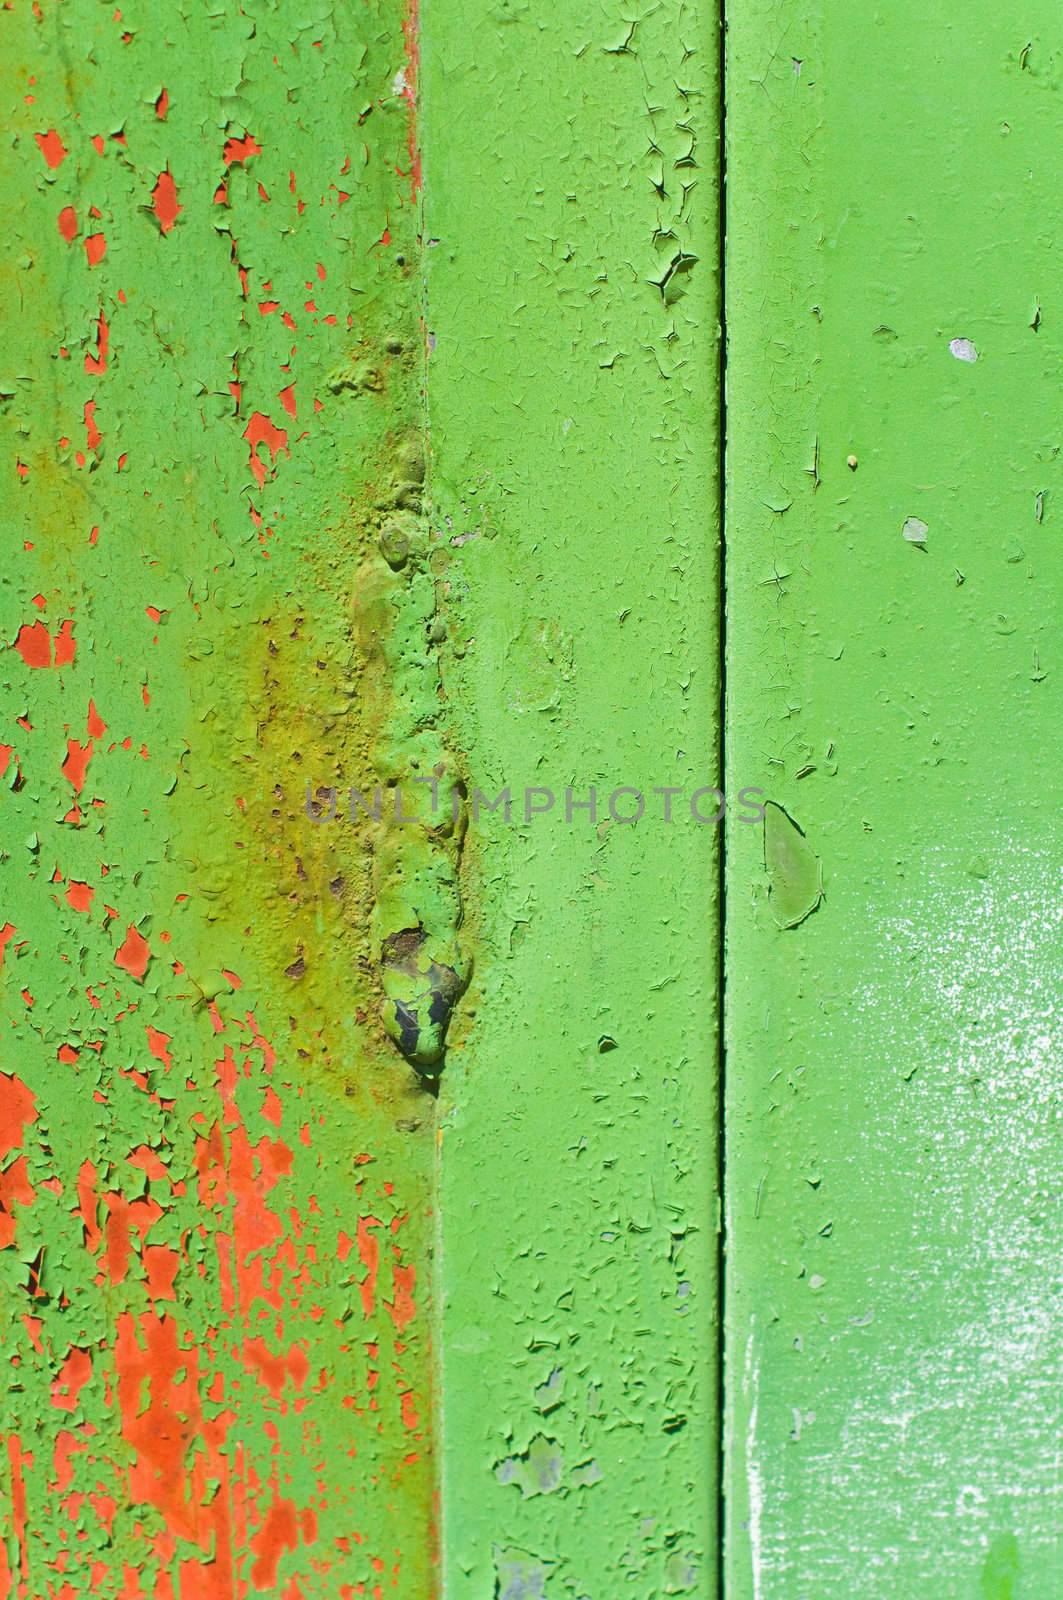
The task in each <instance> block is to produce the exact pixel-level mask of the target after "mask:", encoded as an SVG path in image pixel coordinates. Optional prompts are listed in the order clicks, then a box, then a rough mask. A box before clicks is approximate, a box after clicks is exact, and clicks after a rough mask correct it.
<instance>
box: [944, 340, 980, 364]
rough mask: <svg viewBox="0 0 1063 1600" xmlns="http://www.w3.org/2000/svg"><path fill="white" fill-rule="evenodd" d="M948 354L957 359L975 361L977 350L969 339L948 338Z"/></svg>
mask: <svg viewBox="0 0 1063 1600" xmlns="http://www.w3.org/2000/svg"><path fill="white" fill-rule="evenodd" d="M949 354H950V355H953V356H955V357H956V360H957V361H977V360H978V351H977V350H976V349H975V346H974V344H973V343H972V342H971V340H970V339H950V340H949Z"/></svg>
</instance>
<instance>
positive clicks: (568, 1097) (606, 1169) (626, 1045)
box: [421, 0, 719, 1600]
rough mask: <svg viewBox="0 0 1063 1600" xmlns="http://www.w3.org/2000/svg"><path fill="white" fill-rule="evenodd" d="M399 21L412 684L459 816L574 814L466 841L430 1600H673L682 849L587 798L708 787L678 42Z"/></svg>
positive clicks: (684, 1063) (684, 940) (689, 1135)
mask: <svg viewBox="0 0 1063 1600" xmlns="http://www.w3.org/2000/svg"><path fill="white" fill-rule="evenodd" d="M422 23H423V48H422V92H423V104H422V113H421V117H422V127H423V129H424V139H423V143H424V150H425V167H424V180H425V240H426V257H425V271H426V282H427V302H426V305H427V311H426V316H427V327H428V343H429V350H430V354H429V357H428V372H429V382H428V426H429V439H430V469H429V470H430V479H431V484H432V507H433V509H432V519H433V527H434V528H435V529H437V530H438V531H439V532H441V533H442V534H443V535H444V538H443V540H442V551H441V556H440V566H441V567H442V566H443V563H444V561H445V563H446V565H445V594H444V603H443V607H442V616H443V618H444V620H445V622H446V624H447V634H448V637H447V642H446V645H445V646H444V655H443V682H444V687H445V689H446V691H447V693H448V696H449V697H450V698H451V700H452V702H453V703H454V704H455V705H457V706H459V707H460V708H461V718H462V726H463V728H464V730H465V736H464V748H465V749H466V750H467V752H468V754H467V763H468V766H467V771H466V779H467V782H468V784H469V785H470V788H471V787H472V786H475V787H477V788H479V789H481V790H482V791H483V792H484V793H485V794H487V795H490V796H495V795H497V794H498V793H499V791H500V790H501V789H502V788H503V787H504V786H505V785H506V784H507V783H509V784H512V786H513V789H514V793H515V795H516V796H518V798H519V795H520V793H521V792H522V790H523V787H524V786H525V785H528V784H530V785H536V784H545V785H549V786H553V787H554V788H555V789H556V790H557V792H558V794H559V796H560V795H563V790H564V788H565V786H566V785H571V786H573V788H574V790H575V791H576V793H575V796H574V798H575V799H576V800H577V801H584V802H585V801H586V799H587V792H588V790H589V788H590V787H591V786H592V785H596V786H597V788H598V791H599V794H600V795H601V797H602V805H601V815H600V816H599V817H598V818H597V819H596V820H595V821H591V819H590V817H589V815H588V813H587V812H585V811H584V812H577V813H575V814H574V821H573V823H572V825H567V824H566V822H565V820H564V815H563V809H562V807H561V802H560V801H559V810H560V811H561V814H560V815H555V816H552V817H546V818H538V819H535V820H534V821H533V822H532V823H531V824H530V825H526V824H525V823H524V821H523V819H522V816H521V815H520V814H519V812H520V807H519V804H515V806H514V812H513V817H512V821H511V823H510V825H509V826H506V825H504V823H503V822H502V820H501V818H500V817H497V816H496V817H492V816H491V815H483V816H481V818H480V820H479V822H476V821H470V824H469V841H470V844H469V846H467V853H469V854H470V862H469V872H470V878H471V884H472V886H473V888H474V889H475V894H474V896H473V898H474V902H475V904H476V906H477V916H478V919H479V921H478V935H477V942H476V968H475V972H474V973H473V976H472V981H471V984H470V987H469V990H468V992H467V994H466V996H465V999H464V1000H463V1002H462V1007H463V1011H464V1012H465V1014H466V1015H467V1018H468V1021H467V1023H466V1025H465V1031H464V1032H463V1033H462V1034H461V1040H460V1043H461V1047H460V1048H457V1047H455V1048H454V1049H453V1050H451V1051H449V1052H448V1063H447V1068H446V1071H445V1072H444V1073H443V1075H442V1078H441V1086H440V1100H439V1105H440V1112H441V1118H442V1121H441V1155H440V1170H441V1179H440V1181H441V1189H440V1199H441V1206H440V1209H441V1214H442V1248H443V1262H442V1274H441V1276H442V1284H443V1289H442V1303H441V1315H442V1320H443V1328H444V1339H443V1347H442V1354H441V1361H442V1392H443V1395H444V1397H445V1399H444V1405H443V1410H442V1421H441V1425H442V1500H443V1527H442V1532H443V1560H444V1569H445V1579H446V1592H447V1593H448V1594H449V1595H453V1596H454V1597H455V1600H457V1597H459V1596H460V1597H462V1600H464V1597H465V1596H475V1597H476V1600H480V1597H483V1600H606V1597H609V1600H612V1597H614V1596H617V1595H621V1594H628V1593H630V1594H632V1595H637V1596H639V1597H640V1600H642V1597H646V1600H650V1597H656V1596H667V1595H699V1596H708V1595H711V1594H713V1593H715V1587H716V1549H715V1543H716V1530H715V1513H716V1501H717V1489H718V1484H717V1479H716V1473H715V1459H716V1441H717V1415H716V1375H715V1369H714V1349H715V1336H716V1277H715V1264H716V1252H717V1209H716V1205H715V1181H716V1167H715V1138H716V1111H715V1092H716V1087H715V1066H716V1055H715V1051H716V1030H715V997H716V972H717V959H718V950H717V948H716V927H715V916H716V902H715V897H714V888H713V885H714V873H715V844H716V841H715V837H714V836H715V832H716V830H715V829H713V828H711V827H710V828H698V827H693V826H688V827H686V828H684V827H682V826H681V825H678V824H677V825H676V826H674V827H668V826H666V825H664V824H661V823H658V824H656V825H654V824H652V823H646V824H645V825H643V824H635V825H633V826H623V825H621V826H618V825H616V824H615V823H613V822H611V821H610V820H609V818H608V814H607V811H606V806H605V800H606V798H607V797H608V795H609V793H610V791H611V790H612V789H613V788H614V787H615V786H617V785H618V784H627V785H639V786H641V787H642V788H644V789H645V791H646V792H647V793H649V792H650V791H651V790H652V788H653V787H654V785H664V784H669V783H671V784H675V785H683V786H685V787H686V788H687V790H688V791H689V790H691V789H694V788H696V787H698V786H699V785H701V784H711V783H712V782H713V781H714V778H715V774H716V771H717V759H718V753H717V729H718V696H719V681H718V672H717V659H716V644H715V641H716V639H717V626H718V607H717V589H718V572H717V551H716V534H717V528H716V507H717V501H718V484H717V462H718V438H717V421H718V419H717V412H716V397H717V393H718V366H717V356H718V328H717V318H718V277H717V256H718V242H717V238H716V216H717V209H718V203H719V193H718V185H717V147H718V117H719V112H718V104H717V88H718V86H717V82H716V63H717V56H718V50H719V39H718V32H717V24H716V18H715V16H711V15H708V14H707V13H705V12H704V10H702V9H700V8H696V7H688V6H684V5H681V4H675V5H673V4H669V5H666V6H663V7H658V8H656V9H655V10H654V9H652V8H648V9H645V11H644V12H638V13H636V11H634V10H630V9H629V10H628V11H625V10H624V9H623V8H618V7H617V6H615V5H603V4H593V5H591V6H590V7H584V8H579V7H572V6H566V5H563V4H560V3H548V4H546V5H539V6H537V7H532V6H528V5H522V4H515V5H503V6H496V5H492V6H487V5H480V4H475V5H473V6H472V8H471V10H470V8H469V7H468V6H465V5H463V6H458V5H457V4H453V3H451V0H429V3H428V4H426V6H425V8H424V11H423V16H422ZM457 128H460V129H461V132H460V135H459V134H458V133H457V132H456V131H455V130H456V129H457ZM456 1040H457V1036H456Z"/></svg>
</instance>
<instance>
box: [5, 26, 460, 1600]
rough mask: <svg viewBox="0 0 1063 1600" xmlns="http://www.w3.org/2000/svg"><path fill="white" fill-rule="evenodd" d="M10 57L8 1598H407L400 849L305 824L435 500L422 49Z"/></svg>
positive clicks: (414, 1239) (429, 1549)
mask: <svg viewBox="0 0 1063 1600" xmlns="http://www.w3.org/2000/svg"><path fill="white" fill-rule="evenodd" d="M404 24H405V25H404ZM0 29H2V41H0V60H2V66H0V73H2V83H3V95H4V108H5V119H6V121H5V125H6V127H7V129H8V137H7V139H6V148H5V154H4V159H3V169H2V177H0V182H2V194H3V202H4V215H5V219H6V226H7V249H6V250H5V266H4V274H5V276H4V288H5V294H4V302H5V305H6V307H7V308H8V311H9V313H11V312H13V313H14V314H9V316H8V318H7V325H6V334H5V343H4V349H3V357H2V364H3V365H2V371H0V415H2V426H3V437H4V452H3V466H2V469H0V470H2V471H3V473H4V474H5V476H6V491H5V496H4V501H5V506H6V526H5V539H6V542H5V561H4V565H3V572H2V576H0V609H2V615H0V641H2V642H3V647H4V648H3V652H2V655H3V659H2V665H0V679H2V691H3V703H4V710H3V726H2V730H0V739H2V741H3V743H2V745H0V769H2V772H3V809H4V818H3V829H4V832H3V838H4V848H3V855H2V877H0V896H2V902H0V929H2V931H0V951H2V969H0V983H2V985H3V1006H4V1024H3V1044H2V1056H0V1284H2V1292H3V1295H4V1301H5V1311H6V1315H5V1317H4V1319H3V1327H2V1333H0V1337H2V1340H3V1351H4V1361H5V1369H6V1371H7V1372H8V1383H7V1386H6V1399H5V1404H4V1408H3V1418H2V1433H3V1438H2V1441H0V1593H3V1594H8V1593H10V1594H11V1595H17V1596H19V1597H23V1596H38V1595H46V1594H47V1595H49V1596H54V1597H56V1600H60V1597H62V1600H71V1597H73V1596H79V1595H88V1594H90V1593H92V1594H94V1595H99V1596H101V1597H112V1600H118V1597H122V1600H134V1597H136V1600H147V1597H151V1600H171V1597H175V1600H190V1597H195V1600H210V1597H217V1600H223V1597H225V1600H228V1597H231V1596H239V1595H245V1594H252V1593H253V1594H269V1595H277V1596H283V1597H284V1600H296V1597H299V1596H306V1597H310V1596H318V1595H322V1594H328V1595H330V1596H336V1597H339V1600H353V1597H355V1596H367V1597H375V1600H381V1597H383V1596H384V1595H390V1594H398V1595H409V1596H418V1597H420V1596H424V1595H427V1594H428V1593H429V1592H430V1591H431V1588H432V1583H433V1579H432V1577H431V1572H432V1568H433V1564H434V1555H433V1552H434V1543H435V1534H434V1509H433V1495H432V1484H433V1466H432V1459H431V1448H430V1439H429V1432H430V1418H431V1407H432V1396H431V1392H430V1386H429V1352H428V1322H429V1298H428V1292H427V1291H428V1283H429V1278H430V1240H431V1232H432V1222H431V1214H430V1202H431V1194H430V1182H431V1171H432V1164H433V1159H434V1155H433V1143H432V1140H433V1129H432V1118H431V1116H430V1115H428V1114H427V1113H426V1111H425V1107H426V1106H431V1105H432V1104H433V1102H432V1101H431V1098H430V1097H429V1096H426V1095H425V1093H424V1091H423V1089H422V1088H421V1087H420V1085H419V1082H418V1079H417V1077H416V1075H415V1074H414V1073H412V1072H411V1071H410V1069H409V1067H408V1065H407V1064H406V1062H405V1061H404V1059H403V1058H402V1056H401V1054H400V1053H399V1051H398V1050H397V1049H396V1047H395V1043H394V1042H393V1040H392V1038H390V1037H389V1036H388V1031H387V1024H388V1014H387V1013H388V1003H389V995H388V992H387V984H386V982H385V978H386V973H385V966H386V962H385V960H384V955H383V949H382V941H383V939H385V938H386V937H387V934H388V933H389V932H390V931H392V930H391V927H390V925H389V924H388V923H387V910H388V907H389V906H392V907H393V906H395V904H396V903H398V902H401V896H400V895H399V894H398V891H397V890H396V888H395V885H394V883H393V881H392V878H391V876H390V874H389V871H388V865H387V863H386V862H385V863H384V864H383V865H382V864H381V860H380V856H381V851H380V849H378V848H377V843H378V841H375V840H373V839H370V838H369V837H368V836H367V835H365V834H359V833H358V832H356V831H355V830H354V829H351V828H341V827H332V828H326V827H325V826H323V825H321V824H320V823H318V822H316V821H314V820H313V819H312V818H310V817H308V816H307V815H306V810H305V800H304V797H305V793H306V790H307V788H308V787H309V788H310V789H311V790H313V789H315V788H316V787H317V786H319V785H320V786H326V787H327V786H328V785H330V784H337V783H339V782H344V783H354V782H359V783H362V784H368V783H369V782H370V780H371V778H372V777H373V776H374V775H375V774H376V773H377V772H378V770H379V768H380V766H381V764H382V762H383V761H384V760H385V757H386V751H385V752H384V753H382V748H383V746H384V745H385V744H386V742H387V740H388V739H389V738H393V739H396V740H398V739H401V738H404V737H408V736H409V730H410V729H411V728H412V727H414V726H415V725H416V721H417V707H416V705H411V704H403V705H401V706H400V705H399V703H398V697H399V696H400V695H405V696H406V697H407V699H409V697H410V696H412V695H414V692H415V691H414V689H413V688H411V685H410V683H409V682H406V681H404V680H402V679H401V678H399V677H397V676H396V673H395V672H394V671H393V670H391V668H390V666H389V663H388V659H387V652H388V650H389V649H391V648H392V647H393V641H394V640H395V639H396V638H398V637H399V636H400V635H401V631H402V628H403V627H406V626H412V623H411V622H410V615H411V611H410V608H411V606H420V605H421V604H422V599H421V597H419V596H415V597H414V599H413V600H411V599H410V598H409V589H408V588H407V589H406V590H402V589H400V590H399V600H398V601H397V602H396V604H395V605H394V606H393V607H392V610H393V612H394V614H395V620H394V621H393V622H392V621H391V620H390V619H389V621H388V627H387V628H385V629H384V630H383V632H384V635H386V637H383V636H381V635H379V634H377V635H374V638H373V639H372V640H369V641H367V640H366V638H365V637H364V634H363V633H362V632H361V631H360V630H361V628H362V624H363V622H364V618H365V613H366V607H367V604H368V594H369V591H370V589H371V588H372V585H373V583H374V582H376V581H377V579H378V578H379V580H380V582H385V581H387V579H388V578H389V577H390V576H391V569H390V567H389V566H388V564H387V562H386V560H385V559H384V557H383V555H382V554H380V552H379V548H378V547H379V542H380V538H381V534H382V530H383V528H384V526H385V524H386V523H387V521H388V519H389V518H391V517H393V516H394V515H396V514H397V508H399V509H401V511H402V514H403V515H405V516H409V517H412V518H414V519H415V520H416V518H417V517H418V516H419V514H420V502H419V494H420V477H419V474H418V470H417V461H418V448H417V445H418V442H419V440H420V438H421V435H422V431H423V430H422V422H421V412H422V398H421V394H422V367H423V343H422V337H421V326H420V265H419V254H418V232H417V186H418V181H419V173H418V158H417V150H416V130H415V128H414V125H413V118H412V111H413V90H412V88H411V84H412V83H413V81H414V75H415V61H414V57H413V44H414V38H413V33H412V29H411V27H410V25H409V18H404V16H403V14H402V12H401V9H400V6H399V5H398V4H397V3H389V0H379V3H373V4H369V5H366V6H363V7H360V8H359V10H358V14H357V17H354V16H353V15H349V14H347V13H346V12H344V11H343V10H342V8H336V7H333V6H331V5H328V4H324V3H316V4H314V3H312V4H310V5H309V6H304V7H302V8H296V9H295V10H293V9H292V8H290V7H282V6H280V5H274V4H262V5H255V6H254V7H253V8H251V9H248V8H246V7H245V8H243V9H240V8H238V7H234V6H219V7H214V8H212V9H210V10H209V11H203V10H197V11H195V12H194V13H193V12H190V13H189V14H188V16H187V17H185V16H183V15H182V14H181V13H180V12H179V11H176V10H173V9H172V8H171V9H170V10H168V11H165V8H164V11H160V10H159V9H158V8H154V9H153V8H150V7H146V6H144V5H141V4H136V3H134V4H133V5H125V4H123V5H122V6H121V8H120V9H114V8H113V7H99V6H90V5H88V4H87V3H82V0H75V3H71V4H67V5H63V6H53V5H49V4H44V5H42V6H37V5H32V6H30V5H21V4H20V5H18V6H15V7H10V8H7V9H5V10H4V12H3V20H2V23H0ZM411 441H412V443H411ZM374 561H375V563H376V565H375V566H374V565H373V563H374ZM396 648H397V647H396ZM416 692H418V693H421V694H422V696H423V698H424V700H425V701H426V702H427V701H428V700H429V699H430V698H431V697H432V696H433V695H434V694H435V688H434V686H431V685H430V686H429V687H427V688H424V689H423V690H417V691H416ZM425 737H426V738H427V737H428V735H426V736H425ZM437 743H438V740H437ZM437 755H438V752H437V750H436V749H435V748H433V749H432V750H430V751H429V752H428V759H430V760H435V759H437ZM433 851H436V853H437V854H438V853H440V852H441V854H442V858H443V860H444V862H445V863H447V865H446V866H445V868H444V869H441V876H442V878H443V879H444V880H446V879H447V874H448V873H450V874H451V875H452V873H453V867H452V864H451V863H452V856H453V848H452V846H450V845H448V844H446V843H444V844H443V845H441V846H439V847H438V849H437V846H436V845H435V844H434V843H433V842H432V841H431V840H427V839H422V840H421V841H420V855H419V856H417V857H416V859H417V862H418V863H419V864H422V865H423V863H424V860H425V858H427V861H428V865H427V867H425V870H426V871H430V870H431V864H432V853H433ZM448 852H449V854H448ZM415 854H416V853H415ZM439 899H440V902H441V904H442V905H443V907H444V911H445V910H446V908H447V906H448V905H450V907H451V913H450V914H451V920H452V922H453V916H454V912H453V905H452V901H453V895H452V896H451V900H450V901H448V900H447V894H446V883H445V882H444V883H443V887H442V888H441V889H440V890H439ZM381 906H383V907H384V910H383V911H381V910H380V907H381ZM399 909H400V911H401V910H402V909H403V908H402V907H401V904H399ZM380 918H382V919H383V927H381V926H380V925H378V919H380ZM449 926H450V924H447V923H446V921H445V918H444V920H443V923H442V925H441V926H440V927H435V926H433V927H431V928H430V929H429V933H430V935H431V938H432V939H433V940H434V941H435V943H434V944H433V945H432V946H431V949H432V953H433V955H434V957H435V959H436V960H437V961H439V960H442V959H444V958H445V957H447V956H448V955H449V956H450V960H451V963H452V964H456V962H457V958H456V957H455V956H454V955H453V954H451V944H452V943H453V940H452V937H451V935H450V934H449V933H448V927H449ZM448 940H449V942H448ZM400 998H402V996H400Z"/></svg>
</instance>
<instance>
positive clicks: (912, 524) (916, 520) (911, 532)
mask: <svg viewBox="0 0 1063 1600" xmlns="http://www.w3.org/2000/svg"><path fill="white" fill-rule="evenodd" d="M902 532H903V534H904V537H905V538H906V539H907V540H908V543H909V544H926V536H927V534H928V533H929V532H930V529H929V527H928V526H927V524H926V523H925V522H924V521H923V519H922V518H921V517H908V518H907V519H906V520H905V524H904V527H903V529H902Z"/></svg>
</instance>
